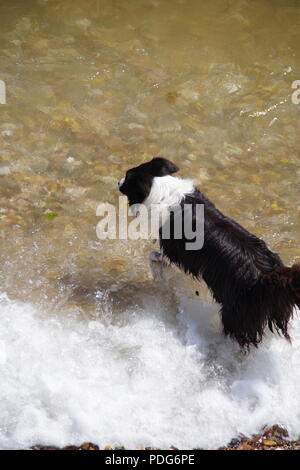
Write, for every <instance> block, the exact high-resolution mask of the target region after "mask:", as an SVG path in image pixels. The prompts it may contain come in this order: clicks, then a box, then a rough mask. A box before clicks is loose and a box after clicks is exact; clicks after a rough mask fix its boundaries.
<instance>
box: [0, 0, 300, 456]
mask: <svg viewBox="0 0 300 470" xmlns="http://www.w3.org/2000/svg"><path fill="white" fill-rule="evenodd" d="M0 39H1V53H0V80H4V81H5V83H6V88H7V104H6V105H0V183H1V184H0V241H1V250H0V291H1V292H2V294H3V295H2V297H1V304H0V305H1V306H0V312H1V314H0V323H1V328H0V332H1V343H0V367H1V376H2V380H1V385H0V396H1V403H2V404H1V407H0V423H1V426H0V436H1V437H0V446H1V447H10V446H14V447H24V446H28V445H30V444H36V443H40V442H43V443H54V444H58V445H65V444H68V443H79V442H80V441H83V440H92V441H94V442H97V443H99V444H100V445H105V444H111V443H116V444H119V445H125V446H127V447H137V446H139V445H153V446H169V445H171V444H172V445H175V446H178V447H186V448H191V447H198V446H202V447H214V446H218V445H222V444H225V443H226V442H227V441H228V440H230V438H231V437H234V436H236V435H237V434H238V433H239V432H243V433H251V432H256V431H258V430H259V429H260V427H261V426H262V425H264V424H274V423H279V424H283V425H285V426H286V427H287V428H288V429H289V431H290V432H291V434H292V435H293V436H297V435H298V434H300V409H299V405H300V396H299V392H298V387H299V384H300V377H298V376H299V367H298V361H299V358H300V356H299V345H300V341H299V322H298V320H297V318H295V320H294V323H293V326H292V335H293V337H294V341H293V346H292V347H291V346H289V345H288V344H286V342H284V341H283V340H281V339H278V338H275V337H273V338H271V337H266V340H265V342H264V344H263V345H262V348H261V349H260V350H258V351H253V352H251V354H250V355H249V356H243V355H241V354H240V352H239V350H238V348H237V347H236V346H235V345H233V344H232V343H231V342H230V341H228V340H224V338H223V337H222V336H221V333H220V326H219V323H218V317H217V314H216V312H215V309H214V307H211V306H209V305H206V304H203V303H201V302H199V301H196V300H195V296H194V294H193V293H194V290H193V289H195V284H191V283H190V282H189V281H188V280H187V279H185V278H184V277H182V276H181V275H179V274H177V273H176V274H174V275H173V276H172V277H171V279H170V280H168V281H165V282H166V284H167V287H168V289H167V293H166V285H165V284H164V283H160V282H158V281H154V280H153V279H152V276H151V273H150V270H149V266H148V252H149V251H150V250H153V245H152V243H150V242H149V243H148V242H145V241H141V242H127V241H106V242H101V241H99V240H98V239H97V237H96V231H95V227H96V224H97V222H98V219H97V217H96V216H95V211H96V207H97V205H98V203H99V202H100V201H108V202H111V203H115V202H117V198H118V191H117V189H116V183H117V180H118V179H119V178H120V177H122V176H123V175H124V172H125V171H126V169H128V168H129V167H131V166H133V165H136V164H138V163H140V162H142V161H145V160H147V159H149V158H152V156H154V155H163V156H166V157H168V158H170V159H172V160H174V161H175V162H176V163H177V164H178V166H180V168H181V175H182V176H187V177H193V178H194V179H195V180H196V182H197V183H198V185H199V187H200V188H201V189H202V190H203V191H204V192H205V193H206V194H207V195H208V196H209V197H210V198H211V199H212V200H213V201H214V202H215V203H216V205H217V206H218V207H219V208H220V209H221V210H223V211H224V212H225V213H226V214H228V215H229V216H231V217H234V218H235V219H237V220H238V221H239V222H240V223H242V224H243V225H244V226H246V227H247V228H248V229H249V230H251V231H252V232H254V233H256V234H257V235H258V236H261V237H263V238H264V239H265V240H266V241H267V242H268V243H269V245H270V246H271V247H272V248H273V249H275V250H277V251H278V252H280V254H281V255H282V258H283V260H284V261H285V262H286V264H292V263H293V262H295V261H300V243H299V231H300V218H299V211H300V206H299V179H300V166H299V151H300V132H299V131H300V105H295V104H293V103H292V100H291V95H292V92H293V89H292V88H291V85H292V83H293V81H294V80H299V79H300V57H299V54H300V53H299V47H298V46H299V40H300V4H299V2H298V1H295V0H285V1H282V0H272V1H271V0H259V1H258V0H257V1H256V0H251V1H250V0H249V1H247V0H228V1H224V0H222V1H221V0H219V1H218V0H211V1H210V2H209V3H207V2H199V1H196V0H189V1H187V0H186V1H184V0H174V1H172V2H169V1H167V0H161V1H159V0H153V1H151V0H139V1H137V0H129V1H127V2H122V1H121V0H115V1H114V2H111V1H108V0H101V1H100V0H95V1H83V0H78V1H76V2H71V1H70V0H65V1H64V2H59V1H57V0H48V1H47V0H40V1H27V2H23V1H16V0H15V1H14V2H9V1H6V0H3V1H2V2H1V6H0ZM47 211H48V212H49V211H50V212H53V213H55V214H57V217H55V218H54V219H53V220H49V218H47V217H46V216H45V213H47ZM4 293H6V297H5V296H4ZM203 295H205V293H203ZM203 298H204V297H203ZM211 310H213V312H212V311H211ZM162 384H163V385H162Z"/></svg>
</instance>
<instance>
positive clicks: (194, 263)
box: [120, 159, 300, 347]
mask: <svg viewBox="0 0 300 470" xmlns="http://www.w3.org/2000/svg"><path fill="white" fill-rule="evenodd" d="M166 162H168V161H167V160H165V159H154V160H152V161H151V162H149V163H146V164H143V165H140V166H139V167H137V168H134V169H132V170H129V172H127V176H126V179H125V182H124V184H125V189H126V190H125V191H124V194H127V195H128V197H129V201H130V203H131V204H133V203H136V202H143V200H145V199H146V197H147V196H148V194H149V192H150V189H151V183H152V178H153V176H163V175H165V174H171V173H173V172H175V171H177V167H176V165H174V164H172V163H171V162H168V164H166ZM159 166H161V169H160V170H159ZM168 168H169V170H168ZM148 170H149V171H148ZM167 171H169V173H166V172H167ZM133 186H134V187H133ZM120 189H121V188H120ZM121 190H122V189H121ZM122 192H123V191H122ZM134 193H135V194H136V195H137V198H138V200H135V194H134ZM184 204H190V205H191V206H192V208H193V218H194V225H195V217H196V211H195V207H196V205H197V204H204V212H205V216H204V245H203V247H202V248H201V249H200V250H197V251H194V250H186V249H185V244H186V242H187V241H188V242H190V241H191V240H186V239H185V238H184V237H183V238H182V239H175V237H174V236H172V225H173V224H174V214H173V213H172V212H171V213H170V217H171V224H170V225H171V237H170V238H169V239H165V238H163V237H162V236H161V235H162V230H160V246H161V248H162V250H163V254H164V255H165V256H166V257H167V258H168V259H169V260H170V262H171V263H173V264H175V265H177V266H179V267H180V268H181V269H183V270H184V271H185V272H186V273H188V274H191V275H192V276H194V277H196V278H199V279H200V278H202V279H203V280H204V281H205V282H206V284H207V286H208V287H209V289H210V290H211V292H212V294H213V297H214V299H215V300H216V301H217V302H218V303H219V304H220V305H221V310H220V313H221V317H222V323H223V328H224V333H225V334H226V335H229V336H231V337H232V338H234V339H235V340H236V341H237V342H238V343H239V344H240V345H241V346H242V347H249V346H250V345H251V344H253V345H255V346H257V345H258V343H259V342H260V341H261V340H262V336H263V333H264V330H265V327H266V326H268V327H269V328H270V330H271V331H274V330H275V331H277V332H278V333H282V334H283V335H284V336H285V338H286V339H288V340H289V339H290V337H289V334H288V322H289V320H290V318H291V316H292V313H293V309H294V306H298V307H300V264H295V265H293V266H292V267H291V268H288V267H285V266H283V263H282V261H281V259H280V257H279V256H278V254H276V253H274V252H273V251H271V250H270V249H269V248H268V247H267V245H266V243H265V242H264V241H263V240H261V239H259V238H257V237H256V236H255V235H253V234H251V233H249V232H248V231H247V230H246V229H244V228H243V227H242V226H241V225H239V224H238V223H236V222H235V221H234V220H232V219H230V218H228V217H226V216H224V215H223V214H222V213H221V212H220V211H219V210H218V209H216V207H215V206H214V205H213V204H212V203H211V202H210V201H209V200H208V199H207V198H206V197H205V196H204V195H203V194H202V193H201V192H200V191H199V190H198V189H195V191H194V192H193V193H192V194H189V195H186V196H185V198H184V199H183V200H182V201H181V208H182V210H183V205H184ZM183 220H184V219H183ZM183 233H184V231H183ZM173 235H174V233H173Z"/></svg>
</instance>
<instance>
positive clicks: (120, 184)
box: [118, 178, 125, 189]
mask: <svg viewBox="0 0 300 470" xmlns="http://www.w3.org/2000/svg"><path fill="white" fill-rule="evenodd" d="M124 181H125V178H122V179H121V180H120V181H118V187H119V189H120V188H121V186H122V185H123V184H124Z"/></svg>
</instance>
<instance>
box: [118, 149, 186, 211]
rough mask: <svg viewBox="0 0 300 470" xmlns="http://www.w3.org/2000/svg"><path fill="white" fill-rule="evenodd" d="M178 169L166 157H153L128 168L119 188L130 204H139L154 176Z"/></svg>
mask: <svg viewBox="0 0 300 470" xmlns="http://www.w3.org/2000/svg"><path fill="white" fill-rule="evenodd" d="M178 170H179V168H178V167H177V166H176V165H175V164H174V163H172V162H170V161H169V160H167V159H166V158H153V159H152V160H151V161H150V162H146V163H142V164H141V165H139V166H137V167H135V168H131V170H128V171H127V173H126V177H125V181H124V183H123V184H122V185H121V186H119V189H120V191H121V193H123V194H125V195H126V196H127V197H128V201H129V205H130V206H131V205H133V204H140V203H142V202H143V201H144V200H145V199H146V198H147V196H148V195H149V193H150V190H151V185H152V180H153V178H154V177H155V176H166V175H171V174H172V173H175V172H176V171H178Z"/></svg>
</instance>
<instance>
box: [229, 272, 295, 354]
mask: <svg viewBox="0 0 300 470" xmlns="http://www.w3.org/2000/svg"><path fill="white" fill-rule="evenodd" d="M249 297H250V299H249ZM295 306H297V307H299V308H300V263H296V264H294V265H293V266H292V267H290V268H288V267H285V266H282V267H278V268H276V269H275V270H274V271H271V272H269V273H267V274H263V275H262V276H261V277H260V279H259V281H258V282H257V284H256V285H255V286H254V287H253V289H252V292H251V295H250V296H249V292H248V294H246V293H243V292H242V293H241V296H240V298H239V302H237V304H236V305H235V306H234V312H233V311H232V310H231V312H229V311H228V310H226V309H225V308H224V306H223V307H222V310H221V314H222V321H223V326H224V333H225V334H228V335H230V336H231V337H233V338H234V339H236V340H237V341H238V343H239V344H240V345H241V346H242V347H249V346H250V345H251V344H253V345H255V346H257V345H258V343H260V341H261V340H262V337H263V333H264V330H265V327H266V326H268V327H269V329H270V330H271V331H272V332H274V330H275V331H276V332H277V333H279V334H282V335H283V336H284V337H285V338H286V339H287V340H289V341H290V336H289V333H288V324H289V321H290V319H291V317H292V315H293V310H294V307H295Z"/></svg>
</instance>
